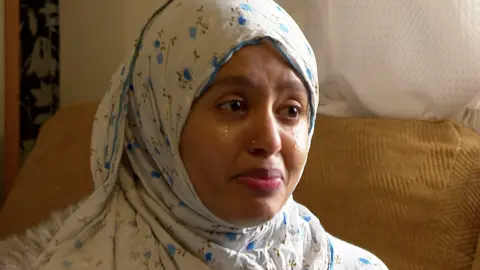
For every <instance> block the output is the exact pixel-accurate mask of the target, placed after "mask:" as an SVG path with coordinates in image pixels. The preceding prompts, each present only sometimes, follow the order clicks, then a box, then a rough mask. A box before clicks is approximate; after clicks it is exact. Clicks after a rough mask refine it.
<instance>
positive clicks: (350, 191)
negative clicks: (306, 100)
mask: <svg viewBox="0 0 480 270" xmlns="http://www.w3.org/2000/svg"><path fill="white" fill-rule="evenodd" d="M295 198H296V199H297V201H299V202H302V203H304V204H305V205H307V206H308V207H309V208H310V209H311V210H312V211H314V212H316V213H317V214H318V215H319V217H320V220H321V221H322V222H323V224H324V226H325V227H326V228H327V230H329V231H330V232H331V233H333V234H335V235H337V236H339V237H341V238H344V239H348V240H349V241H352V242H354V243H356V244H358V245H360V246H364V247H367V248H369V249H371V250H372V251H374V252H375V253H376V254H377V255H378V256H379V257H380V258H382V259H383V260H384V261H385V262H386V263H387V265H388V266H389V267H391V269H411V270H413V269H419V270H420V269H424V270H425V269H432V270H441V269H448V270H453V269H472V263H473V259H474V256H475V252H476V250H477V244H478V239H479V232H480V136H479V135H478V134H475V133H473V132H471V131H470V130H467V129H464V128H461V127H458V126H455V125H453V124H451V123H450V122H422V121H402V120H382V119H355V118H350V119H340V118H331V117H320V118H319V119H318V122H317V124H316V134H315V139H314V142H313V145H312V150H311V152H310V157H309V162H308V165H307V169H306V170H305V174H304V177H303V180H302V182H301V183H300V185H299V187H298V189H297V191H296V193H295Z"/></svg>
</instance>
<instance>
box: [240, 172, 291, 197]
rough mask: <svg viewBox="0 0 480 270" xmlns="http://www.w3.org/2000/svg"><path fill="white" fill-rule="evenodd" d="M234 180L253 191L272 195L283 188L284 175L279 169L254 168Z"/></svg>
mask: <svg viewBox="0 0 480 270" xmlns="http://www.w3.org/2000/svg"><path fill="white" fill-rule="evenodd" d="M234 179H235V180H236V181H237V182H238V183H240V184H243V185H245V186H246V187H248V188H249V189H251V190H255V191H260V192H263V193H272V192H275V191H277V190H278V189H279V188H280V187H281V186H282V184H283V181H284V174H283V172H282V171H281V170H278V169H267V168H254V169H249V170H246V171H243V172H241V173H239V174H237V175H236V176H235V177H234Z"/></svg>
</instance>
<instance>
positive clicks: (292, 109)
mask: <svg viewBox="0 0 480 270" xmlns="http://www.w3.org/2000/svg"><path fill="white" fill-rule="evenodd" d="M301 113H302V108H301V107H300V106H296V105H290V106H287V107H283V108H282V109H281V110H280V113H279V115H280V116H282V117H286V118H289V119H297V118H298V117H300V115H301Z"/></svg>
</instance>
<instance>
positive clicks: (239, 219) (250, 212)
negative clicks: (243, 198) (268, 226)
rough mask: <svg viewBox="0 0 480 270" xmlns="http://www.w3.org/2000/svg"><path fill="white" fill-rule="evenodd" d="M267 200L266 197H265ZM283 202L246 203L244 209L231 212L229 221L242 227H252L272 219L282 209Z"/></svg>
mask: <svg viewBox="0 0 480 270" xmlns="http://www.w3.org/2000/svg"><path fill="white" fill-rule="evenodd" d="M264 200H265V199H264ZM282 206H283V203H282V202H278V200H276V201H270V202H269V201H263V202H262V201H256V202H255V201H251V202H250V203H248V204H244V205H243V207H242V209H238V211H235V212H236V213H235V215H234V213H233V212H230V213H229V214H230V217H229V218H228V220H227V221H228V222H230V223H232V224H233V225H235V226H238V227H241V228H250V227H256V226H259V225H262V224H264V223H266V222H268V221H270V220H272V219H273V218H274V217H275V216H276V215H277V214H278V212H280V210H281V209H282Z"/></svg>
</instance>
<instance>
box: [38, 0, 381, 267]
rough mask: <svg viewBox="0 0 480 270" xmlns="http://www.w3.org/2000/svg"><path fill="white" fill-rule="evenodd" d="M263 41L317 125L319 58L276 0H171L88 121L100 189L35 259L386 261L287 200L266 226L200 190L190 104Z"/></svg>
mask: <svg viewBox="0 0 480 270" xmlns="http://www.w3.org/2000/svg"><path fill="white" fill-rule="evenodd" d="M262 39H269V40H271V41H272V42H273V44H274V45H275V46H276V47H277V48H278V50H279V51H280V52H281V53H282V55H284V57H285V58H286V59H287V61H289V62H290V64H291V65H292V67H293V68H294V69H295V70H297V72H298V73H299V74H300V75H301V78H302V79H303V80H304V82H305V84H306V85H307V86H308V90H309V95H310V109H311V127H313V126H314V121H315V113H316V108H317V97H318V80H317V75H316V74H317V70H316V61H315V57H314V55H313V53H312V50H311V47H310V45H309V44H308V42H307V41H306V39H305V37H304V36H303V34H302V32H301V31H300V29H299V28H298V26H297V25H296V24H295V22H294V21H293V20H292V19H291V18H290V16H289V15H288V14H287V13H286V12H285V11H284V10H283V9H282V8H281V7H280V6H278V5H277V4H276V3H275V2H274V1H271V0H250V1H248V0H243V1H241V0H228V1H226V0H223V1H219V0H203V1H198V0H176V1H169V2H168V3H167V4H166V5H165V6H163V7H161V8H160V9H159V10H158V11H157V12H156V13H155V14H154V15H153V16H152V17H151V18H150V20H149V21H148V23H147V24H146V26H145V27H144V29H143V30H142V33H141V35H140V37H139V39H138V41H137V43H136V44H135V48H134V50H133V52H132V55H130V56H128V57H127V59H126V60H125V62H124V63H123V64H122V65H121V67H120V68H119V70H118V71H117V72H116V74H115V75H114V76H113V79H112V82H111V88H110V90H109V91H108V92H107V93H106V95H105V97H104V99H103V101H102V103H101V104H100V106H99V109H98V112H97V115H96V119H95V122H94V128H93V135H92V154H91V167H92V173H93V177H94V182H95V190H94V192H93V193H92V194H91V196H90V197H89V198H88V199H87V200H86V201H85V202H84V203H83V205H82V206H81V207H80V208H79V209H78V210H77V211H76V212H75V213H74V214H73V215H72V216H71V217H70V218H69V219H67V220H66V221H65V223H64V225H63V227H62V228H61V229H60V231H59V232H58V234H57V235H56V236H55V237H54V239H53V241H52V242H51V243H50V245H49V247H48V248H47V249H46V250H45V252H44V253H43V254H42V256H41V257H40V258H39V259H38V261H37V265H38V267H39V268H40V269H49V270H51V269H53V270H59V269H109V270H110V269H212V268H213V269H361V268H362V269H363V268H364V269H367V268H369V267H370V268H371V269H383V268H382V267H384V266H383V264H382V263H381V262H380V261H379V260H378V259H376V258H375V257H374V256H373V255H371V254H370V253H368V252H366V251H364V250H362V249H359V248H356V247H353V246H350V245H348V244H346V243H344V242H341V241H339V240H337V239H335V238H333V237H330V236H329V235H328V234H327V233H326V232H325V231H324V229H323V228H322V226H321V224H320V222H319V220H318V219H317V218H316V217H315V216H314V215H313V214H312V213H311V212H310V211H308V209H306V208H305V207H303V206H301V205H299V204H297V203H296V202H295V201H294V200H293V198H290V199H289V200H288V202H287V203H286V205H285V206H284V207H283V209H282V211H281V212H280V213H279V214H278V215H277V216H276V217H275V218H274V219H272V220H271V221H269V222H268V223H266V224H263V225H261V226H258V227H255V228H238V227H235V226H233V225H232V224H228V223H227V222H225V221H222V220H220V219H218V218H217V217H215V216H214V215H213V214H212V213H211V212H210V211H209V210H208V209H207V208H206V207H205V206H204V205H203V204H202V202H201V201H200V200H199V198H198V197H197V195H196V194H195V191H194V188H193V186H192V184H191V183H190V181H189V177H188V175H187V172H186V170H185V168H184V165H183V163H182V160H181V157H180V154H179V138H180V134H181V131H182V128H183V125H184V124H185V121H186V118H187V117H188V114H189V111H190V107H191V105H192V103H193V101H194V100H195V99H196V98H198V97H199V96H201V94H202V93H203V91H206V89H207V88H208V86H209V85H210V84H211V82H212V80H213V78H214V76H215V74H216V73H217V72H218V69H219V68H220V67H221V66H222V64H224V63H225V62H227V61H228V60H229V59H230V57H231V56H232V54H233V53H235V52H236V51H238V50H239V49H241V48H242V47H243V46H246V45H250V44H255V43H258V42H259V41H261V40H262ZM312 134H313V128H311V132H310V139H311V135H312ZM122 155H123V156H126V157H128V160H129V162H130V164H131V166H132V168H133V170H132V171H130V170H129V169H128V168H126V167H124V166H123V165H122V164H123V163H121V162H120V160H121V157H122ZM133 172H135V173H133ZM343 255H346V256H347V257H346V258H345V259H342V258H340V257H339V256H343ZM372 267H373V268H372Z"/></svg>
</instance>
